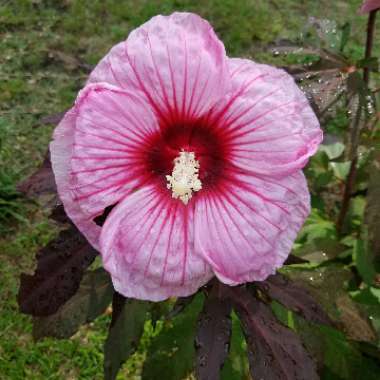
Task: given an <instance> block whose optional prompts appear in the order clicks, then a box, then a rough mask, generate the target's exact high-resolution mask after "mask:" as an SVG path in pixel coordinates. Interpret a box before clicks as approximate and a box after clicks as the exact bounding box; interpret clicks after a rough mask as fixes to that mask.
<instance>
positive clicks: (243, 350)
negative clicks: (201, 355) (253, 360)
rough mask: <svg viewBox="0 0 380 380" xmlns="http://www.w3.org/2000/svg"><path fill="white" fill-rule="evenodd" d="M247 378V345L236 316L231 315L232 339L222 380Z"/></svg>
mask: <svg viewBox="0 0 380 380" xmlns="http://www.w3.org/2000/svg"><path fill="white" fill-rule="evenodd" d="M248 376H249V363H248V359H247V343H246V342H245V338H244V335H243V331H242V329H241V326H240V322H239V319H238V317H237V316H236V314H235V313H234V312H233V313H232V337H231V346H230V353H229V356H228V358H227V360H226V362H225V363H224V367H223V369H222V374H221V378H222V380H241V379H247V378H248Z"/></svg>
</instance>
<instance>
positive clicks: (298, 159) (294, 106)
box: [213, 59, 322, 175]
mask: <svg viewBox="0 0 380 380" xmlns="http://www.w3.org/2000/svg"><path fill="white" fill-rule="evenodd" d="M229 65H230V71H231V77H232V83H231V85H232V90H231V93H230V94H229V95H228V96H226V98H225V99H224V100H223V101H222V102H221V103H219V104H218V106H217V107H215V109H214V110H213V115H214V116H213V117H214V119H215V120H217V124H218V128H220V130H221V132H222V134H223V136H224V138H225V140H226V141H228V145H229V147H230V151H231V161H232V165H233V166H235V167H237V168H239V169H241V170H243V171H246V172H253V173H254V174H264V175H284V174H290V173H292V172H294V171H297V170H299V169H301V168H302V167H303V166H304V165H305V164H306V163H307V160H308V158H309V157H310V156H311V155H312V154H314V153H315V152H316V150H317V148H318V144H319V143H320V142H321V140H322V131H321V129H320V128H319V122H318V120H317V118H316V116H315V115H314V112H313V111H312V109H311V107H310V105H309V103H308V101H307V99H306V97H305V96H304V94H303V93H302V92H301V90H300V89H299V88H298V87H297V85H296V84H295V83H294V80H293V79H292V77H291V76H290V75H289V74H287V73H286V72H285V71H283V70H279V69H276V68H273V67H270V66H267V65H260V64H256V63H254V62H252V61H250V60H246V59H230V60H229Z"/></svg>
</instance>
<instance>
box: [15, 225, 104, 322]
mask: <svg viewBox="0 0 380 380" xmlns="http://www.w3.org/2000/svg"><path fill="white" fill-rule="evenodd" d="M97 254H98V252H97V251H96V250H95V249H94V248H92V246H91V245H90V244H89V243H88V242H87V240H86V239H85V238H84V237H83V236H82V235H81V234H80V232H79V231H78V230H77V229H76V227H75V226H71V227H70V228H68V229H67V230H64V231H61V232H60V234H59V235H58V237H57V238H56V239H55V240H53V241H51V242H50V243H49V244H48V245H47V246H46V247H44V248H42V249H41V250H40V251H39V252H38V253H37V269H36V271H35V273H34V274H33V275H29V274H25V273H22V274H21V284H20V290H19V294H18V303H19V305H20V310H21V311H22V312H23V313H26V314H32V315H34V316H47V315H51V314H54V313H55V312H56V311H57V310H58V308H59V307H60V306H61V305H63V304H64V303H65V302H66V301H67V300H68V299H70V298H71V297H72V296H73V295H74V294H75V292H76V291H77V290H78V287H79V284H80V282H81V279H82V276H83V272H84V271H85V270H86V268H87V267H88V266H89V265H90V264H91V263H92V262H93V261H94V259H95V257H96V255H97Z"/></svg>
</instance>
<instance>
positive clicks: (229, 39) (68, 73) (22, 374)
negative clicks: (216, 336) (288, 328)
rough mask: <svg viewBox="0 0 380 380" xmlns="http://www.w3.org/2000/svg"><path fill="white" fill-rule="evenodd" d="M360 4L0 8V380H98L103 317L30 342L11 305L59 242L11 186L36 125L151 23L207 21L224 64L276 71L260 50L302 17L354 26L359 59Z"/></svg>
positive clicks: (25, 171) (53, 1) (38, 131)
mask: <svg viewBox="0 0 380 380" xmlns="http://www.w3.org/2000/svg"><path fill="white" fill-rule="evenodd" d="M360 3H361V1H360V0H347V1H331V0H320V1H317V0H208V1H207V0H204V1H191V0H177V1H174V0H151V1H144V0H104V1H101V0H92V1H80V0H50V1H49V0H29V1H28V0H24V1H23V0H13V1H12V0H11V1H4V0H0V289H1V290H0V379H1V380H8V379H12V380H18V379H20V380H21V379H26V378H27V379H29V380H33V379H38V380H40V379H44V380H53V379H65V380H70V379H102V366H103V355H102V345H103V342H104V339H105V334H106V329H107V326H108V323H109V315H104V316H103V317H101V318H100V319H98V320H97V321H96V322H95V323H93V324H91V325H90V326H85V327H83V328H81V330H80V331H79V332H78V333H77V334H76V335H75V336H74V337H73V338H72V339H70V340H61V341H57V340H53V339H46V340H44V341H41V342H38V343H34V342H33V340H32V336H31V329H32V324H31V320H30V318H29V317H27V316H25V315H21V314H19V313H18V306H17V302H16V294H17V289H18V284H19V274H20V272H23V271H26V272H32V271H33V268H34V265H35V263H34V256H35V252H36V250H37V249H38V248H39V247H41V246H43V245H44V244H45V243H46V242H47V241H49V239H50V238H51V237H52V236H54V235H55V233H56V227H55V226H54V224H52V223H51V222H49V221H48V220H47V217H46V215H45V213H44V212H43V210H42V209H41V207H38V206H37V205H36V204H33V203H31V202H30V201H26V200H24V199H22V198H20V197H19V195H18V194H17V192H16V191H15V184H16V183H17V182H18V181H20V180H21V179H23V178H25V177H26V176H27V175H29V174H30V173H31V172H33V169H35V168H36V167H37V166H38V165H39V164H40V163H41V162H42V159H43V155H44V153H45V151H46V148H47V144H48V142H49V140H50V136H51V132H52V127H50V126H46V125H45V126H42V125H40V124H39V120H40V118H41V117H43V116H46V115H49V114H52V113H56V112H60V111H62V110H65V109H67V108H68V107H69V106H70V105H71V104H72V102H73V100H74V99H75V97H76V94H77V92H78V90H79V89H80V88H81V87H82V86H83V83H84V82H85V80H86V77H87V74H88V66H89V65H94V64H96V63H97V62H98V60H99V59H100V58H101V57H102V56H103V55H104V54H105V53H107V51H108V50H109V49H110V48H111V47H112V46H113V45H114V44H115V43H117V42H119V41H120V40H123V39H125V38H126V37H127V35H128V33H129V32H130V31H131V30H132V29H134V28H135V27H137V26H139V25H140V24H141V23H143V22H145V21H147V20H148V19H149V18H150V17H152V16H154V15H156V14H168V13H171V12H173V11H174V10H186V11H192V12H196V13H198V14H200V15H201V16H203V17H204V18H206V19H208V20H209V21H210V22H211V24H212V25H213V26H214V28H215V30H216V32H217V33H218V35H219V36H220V38H221V39H222V40H223V41H224V43H225V45H226V49H227V53H228V54H229V55H230V56H239V57H242V56H244V57H250V58H252V59H254V60H257V61H260V62H266V63H272V64H279V62H278V60H276V57H274V56H273V54H272V53H268V52H267V49H266V46H267V45H268V44H270V43H272V42H274V41H276V40H279V39H290V40H294V39H297V38H299V37H300V35H301V33H302V32H303V31H304V29H305V25H306V22H307V19H308V17H310V16H314V17H317V18H322V19H325V18H327V19H330V20H335V21H336V22H337V24H338V25H343V24H344V23H345V22H351V23H352V30H353V38H352V39H351V40H350V42H349V45H348V47H347V49H348V51H349V53H350V54H351V56H353V57H361V56H362V55H363V50H364V48H363V46H364V39H365V33H364V31H365V24H366V18H365V17H363V16H359V15H358V8H359V5H360ZM377 49H378V48H377ZM289 59H290V58H289ZM280 63H281V62H280ZM358 207H361V206H360V205H358ZM315 218H316V215H314V219H313V220H314V221H315ZM313 220H311V222H310V223H311V224H312V223H313ZM325 227H326V226H325ZM326 228H328V227H326ZM151 335H152V331H151V328H150V327H149V326H147V328H146V333H145V337H144V341H143V344H142V345H141V347H140V348H139V350H138V352H137V353H136V354H135V355H134V356H133V357H132V358H131V359H130V360H129V361H128V363H127V364H126V365H125V366H124V368H123V371H121V373H120V374H119V377H118V378H120V379H135V378H136V379H138V378H139V372H140V370H141V363H142V361H143V359H144V357H145V354H146V347H147V345H149V340H150V336H151ZM342 352H343V353H340V352H339V353H338V354H337V355H338V356H339V355H341V354H343V355H344V351H342ZM173 365H176V364H175V363H173ZM157 377H159V374H157ZM363 379H364V378H363Z"/></svg>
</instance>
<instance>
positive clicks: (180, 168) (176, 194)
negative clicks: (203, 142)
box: [166, 151, 202, 205]
mask: <svg viewBox="0 0 380 380" xmlns="http://www.w3.org/2000/svg"><path fill="white" fill-rule="evenodd" d="M198 175H199V161H197V160H196V159H195V155H194V153H193V152H184V151H181V152H180V153H179V156H178V157H177V158H175V159H174V168H173V172H172V175H167V176H166V179H167V181H168V184H167V188H168V189H171V190H172V197H173V198H176V199H177V198H179V199H180V200H181V201H182V202H183V203H184V204H185V205H187V203H188V202H189V200H190V199H191V198H192V196H193V192H194V191H199V190H201V189H202V183H201V181H200V179H199V178H198Z"/></svg>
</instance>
